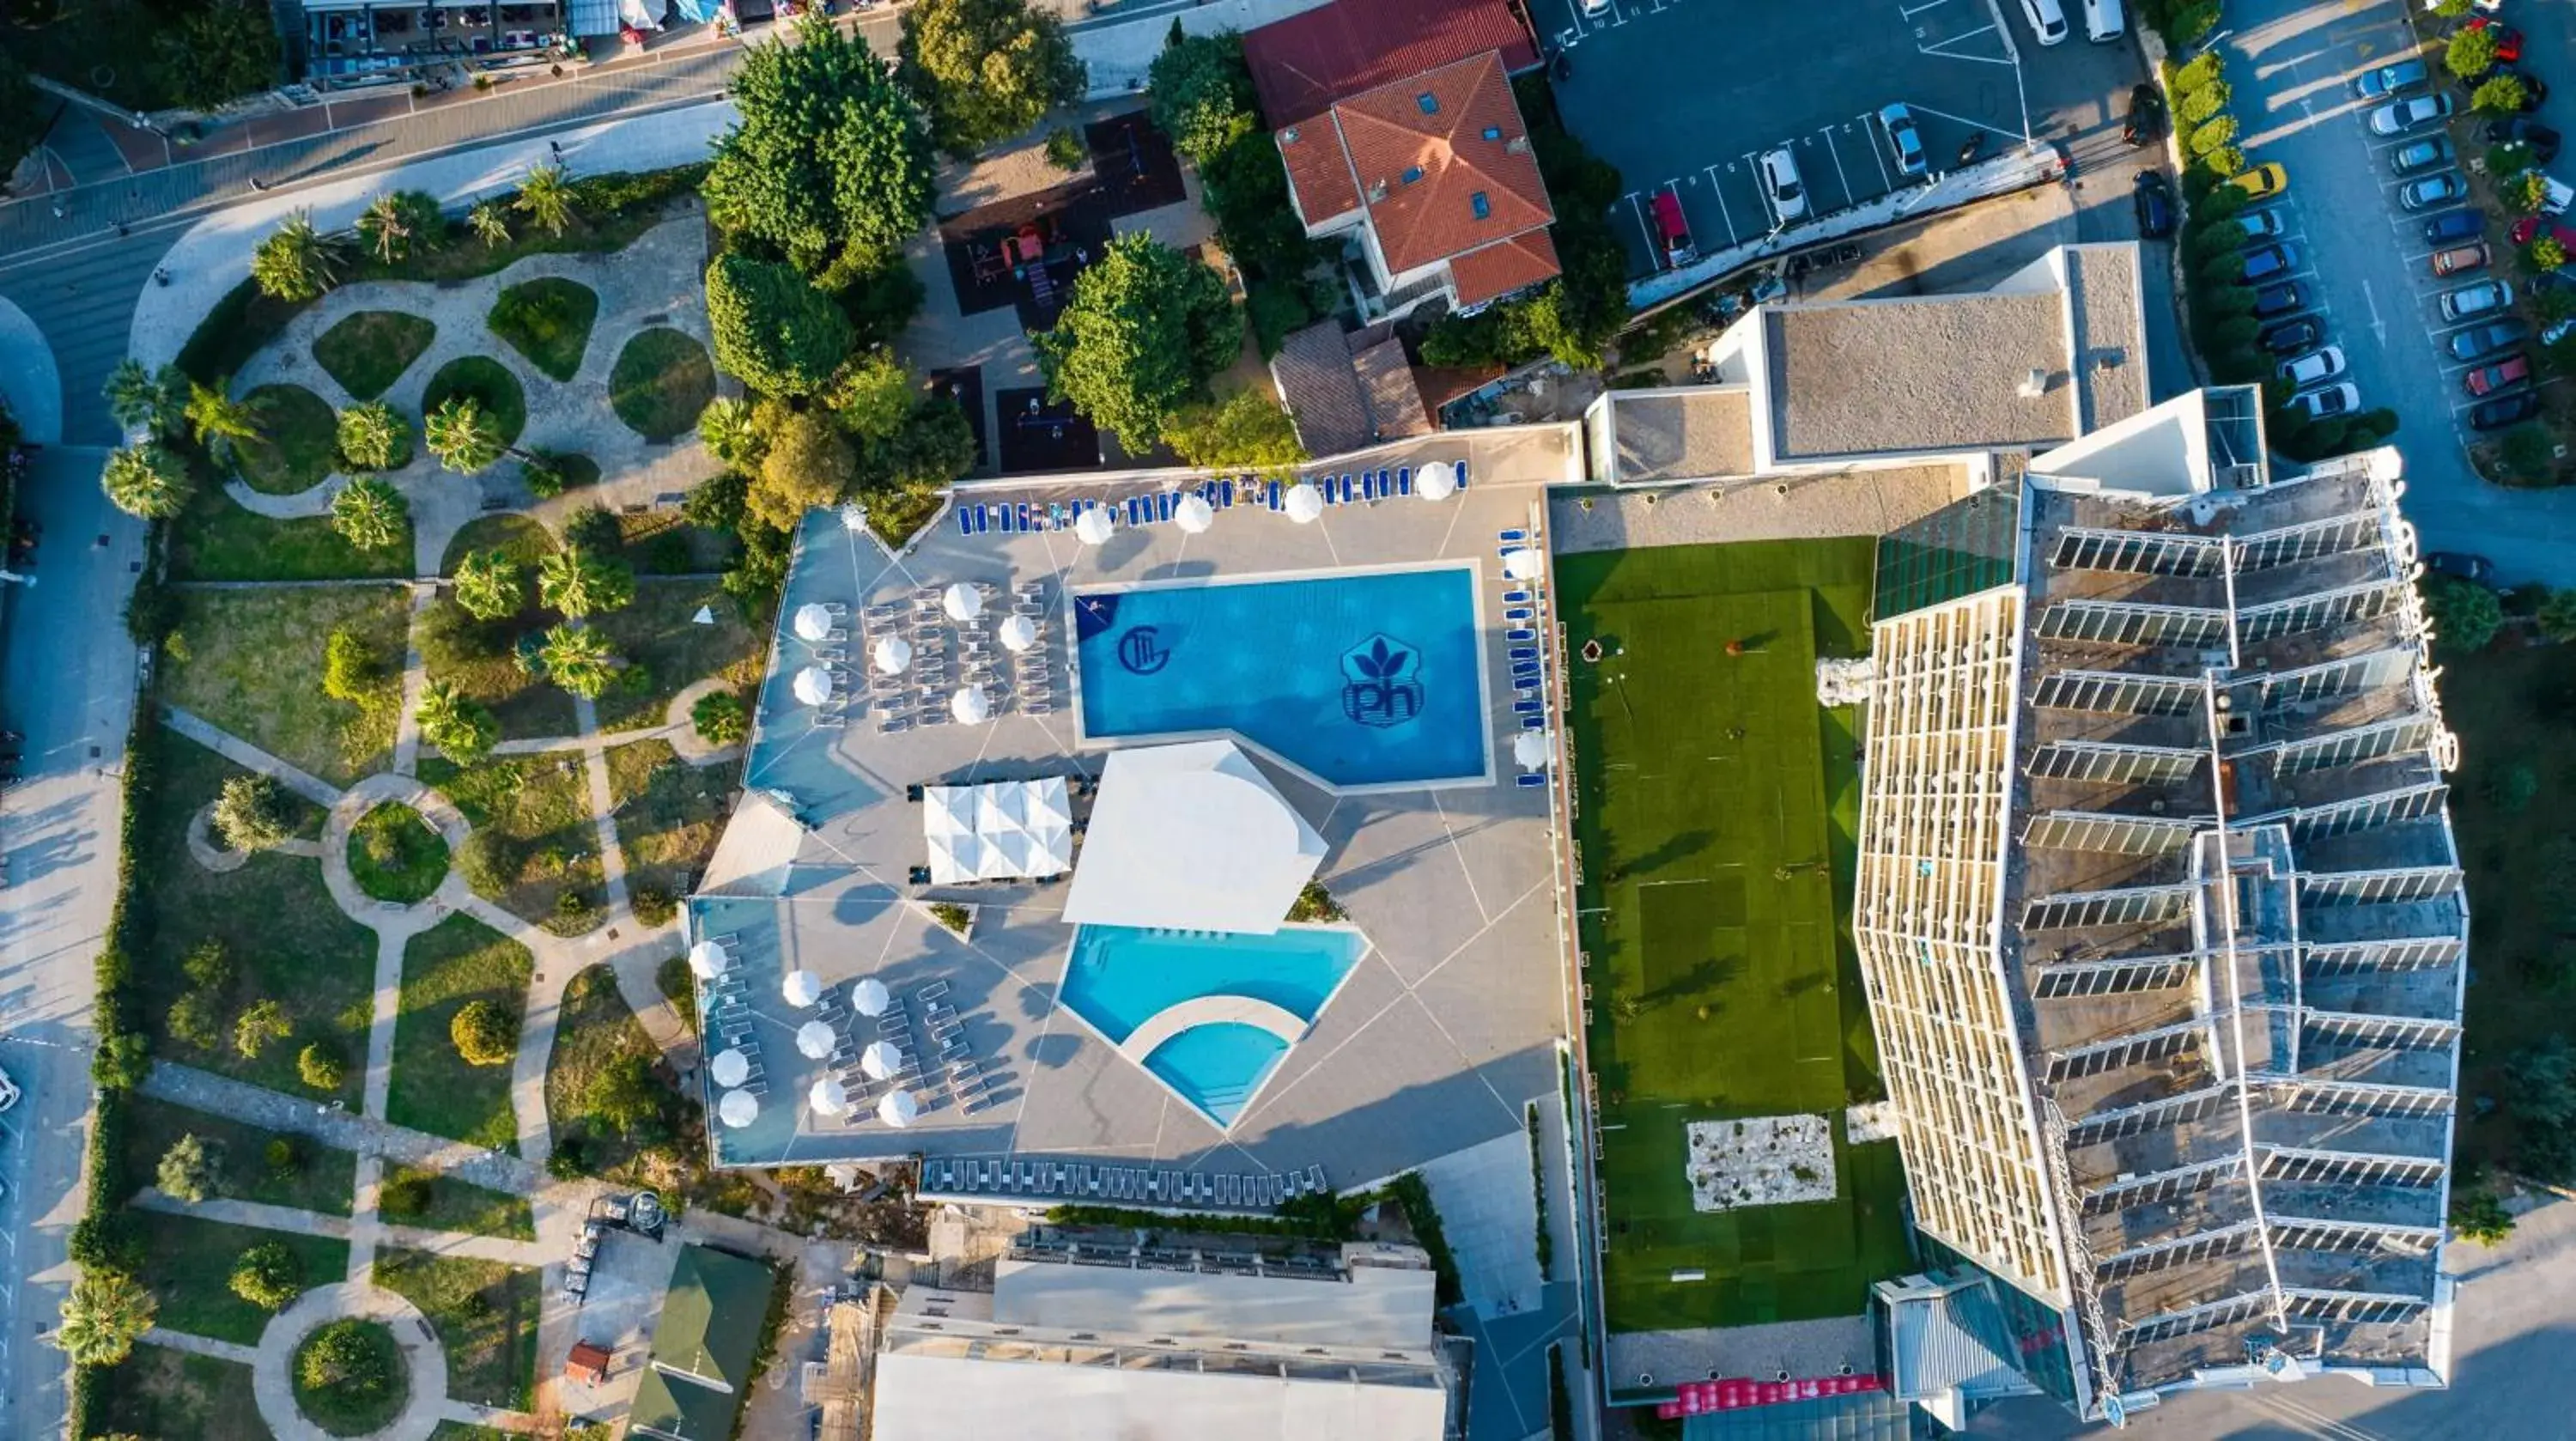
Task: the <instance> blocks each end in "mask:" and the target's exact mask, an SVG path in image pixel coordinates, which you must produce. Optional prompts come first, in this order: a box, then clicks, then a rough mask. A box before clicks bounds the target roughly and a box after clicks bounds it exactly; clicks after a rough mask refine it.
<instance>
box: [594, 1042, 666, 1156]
mask: <svg viewBox="0 0 2576 1441" xmlns="http://www.w3.org/2000/svg"><path fill="white" fill-rule="evenodd" d="M662 1095H663V1093H662V1088H661V1087H660V1086H659V1085H657V1084H655V1083H654V1080H653V1066H652V1063H651V1062H649V1061H647V1060H645V1059H644V1058H643V1057H642V1056H639V1055H635V1054H633V1053H631V1052H630V1053H628V1054H626V1055H622V1056H619V1057H618V1058H617V1059H616V1060H614V1061H611V1062H609V1063H608V1064H607V1065H605V1066H602V1067H600V1068H599V1069H598V1070H597V1071H596V1072H593V1073H592V1075H591V1078H590V1084H589V1086H588V1087H586V1088H585V1089H584V1091H583V1093H582V1110H583V1112H584V1113H585V1114H586V1116H587V1117H588V1119H590V1120H591V1121H592V1122H594V1123H596V1124H598V1125H602V1126H606V1127H607V1128H609V1129H610V1130H613V1131H615V1132H617V1134H619V1135H621V1136H629V1137H631V1136H635V1135H637V1134H638V1133H649V1132H650V1131H652V1130H655V1129H658V1127H659V1126H660V1124H661V1121H662Z"/></svg>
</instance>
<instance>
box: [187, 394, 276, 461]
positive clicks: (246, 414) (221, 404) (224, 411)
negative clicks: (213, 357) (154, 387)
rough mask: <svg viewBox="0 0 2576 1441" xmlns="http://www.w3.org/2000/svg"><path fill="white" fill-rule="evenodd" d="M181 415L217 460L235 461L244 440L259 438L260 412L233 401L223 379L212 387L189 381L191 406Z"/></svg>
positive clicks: (207, 452)
mask: <svg viewBox="0 0 2576 1441" xmlns="http://www.w3.org/2000/svg"><path fill="white" fill-rule="evenodd" d="M182 413H183V414H185V415H186V417H187V420H188V427H189V429H190V430H191V431H193V432H194V433H195V434H196V437H197V443H198V444H199V445H202V446H204V447H205V448H206V454H208V455H210V456H213V457H214V458H215V459H217V460H230V459H232V458H233V457H234V455H235V454H236V453H237V452H238V450H239V448H240V446H241V443H242V442H243V441H246V440H257V439H259V438H260V436H259V415H258V412H256V411H254V410H252V409H251V407H250V406H249V405H248V404H247V403H246V402H243V401H239V400H235V399H233V398H232V396H231V395H230V394H229V393H227V391H226V390H225V387H224V384H223V382H222V381H221V380H220V379H219V380H218V381H217V382H216V383H215V384H213V385H204V384H200V383H199V382H197V381H193V380H192V381H189V382H188V404H187V407H186V409H185V410H184V411H183V412H182Z"/></svg>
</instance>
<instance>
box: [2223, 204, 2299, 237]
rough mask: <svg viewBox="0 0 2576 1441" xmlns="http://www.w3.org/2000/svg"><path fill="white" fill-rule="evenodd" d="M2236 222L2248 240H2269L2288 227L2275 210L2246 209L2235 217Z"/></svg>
mask: <svg viewBox="0 0 2576 1441" xmlns="http://www.w3.org/2000/svg"><path fill="white" fill-rule="evenodd" d="M2236 223H2237V224H2238V225H2239V226H2242V227H2243V228H2244V230H2245V238H2246V239H2248V240H2269V239H2271V238H2272V237H2273V236H2276V235H2278V234H2280V233H2281V232H2282V231H2284V230H2287V229H2289V228H2290V227H2289V226H2288V225H2287V224H2286V223H2284V222H2283V221H2282V219H2281V212H2280V211H2277V210H2248V211H2246V212H2245V213H2244V214H2242V215H2239V216H2237V217H2236Z"/></svg>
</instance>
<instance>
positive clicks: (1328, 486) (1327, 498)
mask: <svg viewBox="0 0 2576 1441" xmlns="http://www.w3.org/2000/svg"><path fill="white" fill-rule="evenodd" d="M1314 485H1315V488H1316V489H1317V490H1319V491H1321V492H1323V496H1324V504H1326V505H1338V504H1340V503H1341V502H1339V501H1337V500H1335V499H1333V494H1334V492H1333V478H1332V477H1331V476H1329V475H1327V476H1323V477H1320V478H1318V479H1317V480H1316V481H1315V482H1314Z"/></svg>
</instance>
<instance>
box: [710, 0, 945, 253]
mask: <svg viewBox="0 0 2576 1441" xmlns="http://www.w3.org/2000/svg"><path fill="white" fill-rule="evenodd" d="M731 88H732V94H733V101H734V107H735V109H736V110H737V111H738V112H739V113H740V115H741V119H740V120H738V121H737V122H735V125H734V127H733V129H731V130H729V131H727V132H726V133H725V135H724V137H723V139H721V140H719V141H718V142H717V143H716V155H715V161H714V164H713V165H712V166H711V167H710V168H709V169H708V172H707V179H706V185H705V195H706V201H707V213H708V215H709V216H710V217H712V218H713V219H714V220H715V222H716V224H718V225H720V226H722V227H724V228H725V229H727V230H731V231H737V232H740V233H742V234H744V235H748V236H751V237H753V238H755V239H758V240H761V241H763V242H765V243H767V244H769V245H772V246H775V247H777V249H778V250H779V251H780V252H781V253H783V254H785V255H786V256H787V258H788V259H789V260H790V261H791V262H793V263H794V264H795V266H796V268H797V269H799V270H802V271H804V272H805V273H807V274H809V275H811V274H816V273H819V272H820V271H822V270H823V269H824V268H825V267H826V266H828V265H829V264H831V263H832V261H833V259H834V258H835V257H836V256H837V255H838V254H839V253H840V252H841V251H842V250H843V249H844V248H845V247H847V248H851V249H855V250H858V251H860V252H863V253H874V254H890V253H891V252H893V251H894V250H895V249H896V248H897V247H899V246H901V245H902V244H903V242H904V241H905V240H906V239H908V238H909V237H910V236H911V235H912V234H913V232H914V231H916V230H919V229H920V228H921V222H922V220H923V218H924V217H926V216H928V215H929V213H930V200H931V190H932V179H931V177H932V170H933V161H932V157H931V146H930V136H929V132H928V127H927V126H925V125H924V124H923V123H922V119H921V116H920V114H919V112H918V111H916V110H915V109H914V107H913V102H912V101H911V100H910V99H909V98H908V97H906V96H905V94H904V93H903V91H902V90H901V89H899V88H898V87H897V86H896V85H895V84H894V81H893V79H892V77H891V76H890V75H889V74H888V73H887V67H886V65H885V62H883V61H881V60H879V59H878V58H877V57H876V55H875V54H874V53H873V52H871V51H870V50H869V49H868V46H867V42H866V41H865V40H862V39H860V38H859V37H858V36H857V35H856V34H855V33H853V32H848V31H844V30H842V29H840V28H839V27H837V26H835V25H833V24H832V23H831V22H830V21H829V20H826V19H825V18H823V16H822V14H821V12H820V11H819V10H809V11H808V12H807V13H806V15H805V16H804V18H803V19H801V20H799V21H798V22H797V24H796V29H795V43H793V44H789V43H787V37H786V36H784V35H782V36H780V37H778V38H777V39H774V40H771V41H770V42H768V43H766V44H761V45H754V46H752V47H751V48H750V50H749V52H748V53H747V54H746V55H745V56H744V58H743V62H742V65H741V67H740V68H739V69H737V70H736V71H735V72H734V77H733V84H732V87H731Z"/></svg>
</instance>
